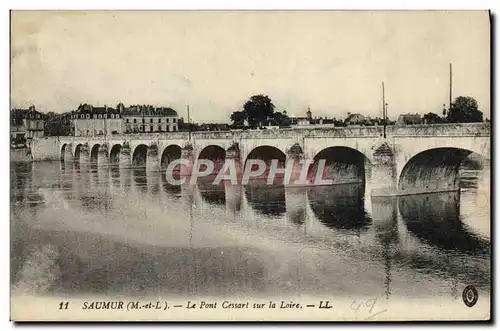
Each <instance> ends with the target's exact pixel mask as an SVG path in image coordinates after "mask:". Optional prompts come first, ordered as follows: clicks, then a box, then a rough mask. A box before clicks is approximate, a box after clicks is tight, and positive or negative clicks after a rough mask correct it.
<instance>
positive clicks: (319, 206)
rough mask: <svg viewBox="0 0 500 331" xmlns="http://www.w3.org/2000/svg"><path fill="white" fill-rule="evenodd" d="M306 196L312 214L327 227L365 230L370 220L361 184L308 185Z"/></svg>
mask: <svg viewBox="0 0 500 331" xmlns="http://www.w3.org/2000/svg"><path fill="white" fill-rule="evenodd" d="M308 196H309V203H310V206H311V209H312V211H313V212H314V215H315V216H316V217H317V218H318V219H319V220H320V221H321V222H322V223H323V224H324V225H326V226H327V227H329V228H332V229H337V230H347V231H352V230H356V231H357V230H366V229H367V228H368V227H369V226H370V224H371V222H372V220H371V218H370V216H369V214H368V213H367V212H366V210H365V202H364V186H363V185H362V184H361V185H360V184H345V185H334V186H317V187H310V188H309V190H308Z"/></svg>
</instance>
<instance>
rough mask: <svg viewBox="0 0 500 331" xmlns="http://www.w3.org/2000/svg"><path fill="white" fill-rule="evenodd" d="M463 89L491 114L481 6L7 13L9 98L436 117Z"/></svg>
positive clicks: (50, 105)
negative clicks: (253, 99)
mask: <svg viewBox="0 0 500 331" xmlns="http://www.w3.org/2000/svg"><path fill="white" fill-rule="evenodd" d="M450 63H452V64H453V97H457V96H461V95H462V96H472V97H474V98H475V99H476V100H477V101H478V103H479V107H480V110H481V111H483V113H484V115H485V117H486V118H490V22H489V16H488V13H487V12H486V11H475V12H474V11H454V12H452V11H439V12H438V11H414V12H402V11H392V12H385V11H378V12H377V11H371V12H370V11H240V12H235V11H222V12H216V11H117V12H113V11H88V12H85V11H77V12H69V11H60V12H58V11H43V12H40V11H13V12H12V14H11V107H12V108H13V107H27V106H29V105H31V104H34V105H35V106H36V108H37V109H38V110H41V111H44V112H48V111H54V112H64V111H70V110H74V109H76V107H78V105H79V104H80V103H90V104H93V105H96V106H97V105H99V106H104V105H108V106H113V107H114V106H116V104H117V103H119V102H123V103H124V104H125V105H129V104H153V105H156V106H169V107H172V108H174V109H176V110H177V111H178V113H179V116H181V117H185V118H186V117H187V115H186V106H187V105H188V104H189V106H190V110H191V117H192V118H193V120H195V121H202V122H228V121H229V116H230V114H231V113H232V112H233V111H235V110H241V108H242V107H243V104H244V103H245V101H246V100H248V98H249V97H250V96H252V95H254V94H265V95H268V96H269V97H270V98H271V99H272V101H273V103H274V105H275V106H276V110H278V111H283V110H286V111H287V113H288V114H289V115H290V114H291V115H294V116H305V112H306V111H307V108H308V107H310V109H311V111H312V113H313V117H316V116H323V117H328V118H332V117H336V118H345V117H346V116H347V113H348V112H351V113H362V114H364V115H368V116H381V114H382V88H381V85H382V82H384V83H385V95H386V102H387V103H388V116H389V117H390V118H392V119H396V118H397V116H398V115H399V114H402V113H419V114H421V115H423V114H425V113H428V112H435V113H438V114H440V113H441V112H442V109H443V104H448V102H449V64H450Z"/></svg>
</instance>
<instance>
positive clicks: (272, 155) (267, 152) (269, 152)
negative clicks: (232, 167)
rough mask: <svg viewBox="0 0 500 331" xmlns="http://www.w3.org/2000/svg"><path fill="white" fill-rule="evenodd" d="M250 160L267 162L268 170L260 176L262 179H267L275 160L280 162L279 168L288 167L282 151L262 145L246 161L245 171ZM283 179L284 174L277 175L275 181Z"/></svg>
mask: <svg viewBox="0 0 500 331" xmlns="http://www.w3.org/2000/svg"><path fill="white" fill-rule="evenodd" d="M248 160H262V161H264V162H265V164H266V170H265V172H264V174H263V175H262V176H260V178H261V179H267V176H268V174H269V171H270V168H271V163H272V161H273V160H278V168H284V167H285V166H286V154H285V153H284V152H283V151H282V150H281V149H279V148H277V147H274V146H270V145H262V146H258V147H255V148H254V149H252V150H251V151H250V153H248V155H247V158H246V159H245V163H244V165H243V169H246V166H247V162H248ZM254 167H256V166H254ZM282 177H283V174H277V175H276V176H275V180H276V179H278V180H279V179H280V178H282Z"/></svg>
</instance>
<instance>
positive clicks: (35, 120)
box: [10, 106, 44, 141]
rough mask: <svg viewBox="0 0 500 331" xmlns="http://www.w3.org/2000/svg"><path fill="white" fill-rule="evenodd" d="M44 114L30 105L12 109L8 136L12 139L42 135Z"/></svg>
mask: <svg viewBox="0 0 500 331" xmlns="http://www.w3.org/2000/svg"><path fill="white" fill-rule="evenodd" d="M43 129H44V115H43V114H42V113H40V112H38V111H37V110H36V109H35V106H30V107H29V109H12V110H11V122H10V136H11V138H12V139H16V140H19V141H21V140H25V139H32V138H38V137H43V135H44V131H43Z"/></svg>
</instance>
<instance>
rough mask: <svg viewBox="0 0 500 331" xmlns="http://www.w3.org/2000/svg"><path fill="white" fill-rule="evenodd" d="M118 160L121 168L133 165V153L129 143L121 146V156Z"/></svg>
mask: <svg viewBox="0 0 500 331" xmlns="http://www.w3.org/2000/svg"><path fill="white" fill-rule="evenodd" d="M118 162H119V166H120V168H121V169H125V168H130V167H131V166H132V153H131V150H130V145H129V144H128V143H124V144H123V146H122V147H121V148H120V156H119V161H118Z"/></svg>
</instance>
